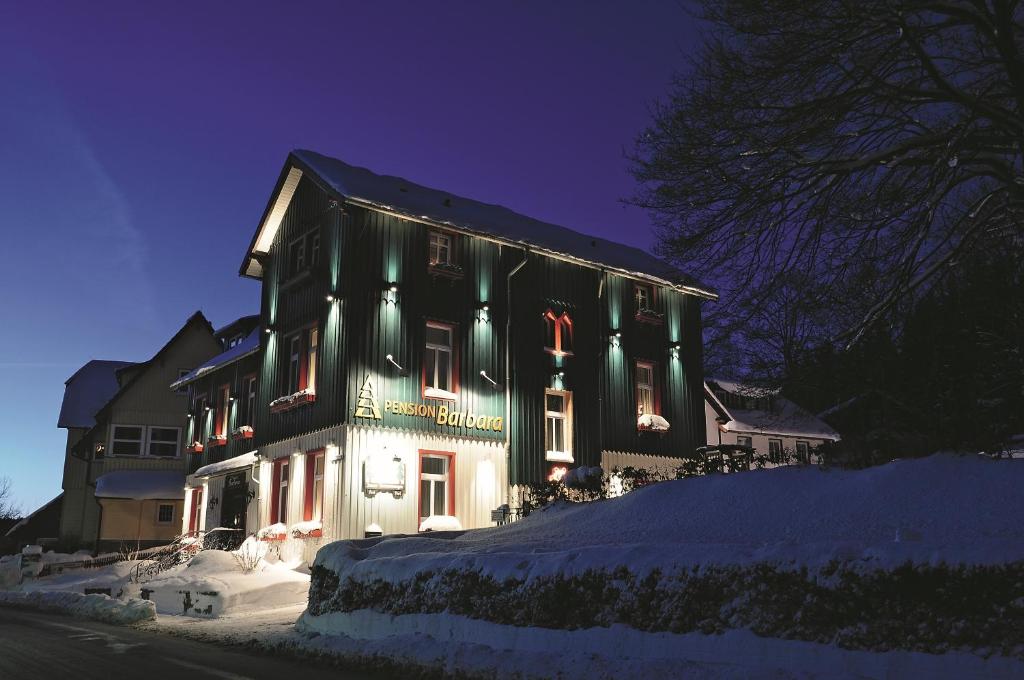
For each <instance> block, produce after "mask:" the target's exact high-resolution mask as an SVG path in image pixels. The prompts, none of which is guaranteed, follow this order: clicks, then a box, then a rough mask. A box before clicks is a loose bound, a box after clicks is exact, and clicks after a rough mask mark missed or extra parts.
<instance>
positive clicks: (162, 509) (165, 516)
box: [156, 503, 174, 524]
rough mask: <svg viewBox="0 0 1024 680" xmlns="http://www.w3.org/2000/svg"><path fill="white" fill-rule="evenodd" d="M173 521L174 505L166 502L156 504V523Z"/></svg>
mask: <svg viewBox="0 0 1024 680" xmlns="http://www.w3.org/2000/svg"><path fill="white" fill-rule="evenodd" d="M173 521H174V506H173V505H170V504H168V503H161V504H160V505H158V506H156V523H157V524H170V523H171V522H173Z"/></svg>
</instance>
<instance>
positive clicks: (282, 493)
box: [272, 459, 292, 524]
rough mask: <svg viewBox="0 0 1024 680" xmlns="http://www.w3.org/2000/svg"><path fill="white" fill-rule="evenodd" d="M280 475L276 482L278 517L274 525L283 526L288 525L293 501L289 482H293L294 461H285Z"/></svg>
mask: <svg viewBox="0 0 1024 680" xmlns="http://www.w3.org/2000/svg"><path fill="white" fill-rule="evenodd" d="M280 473H281V474H280V475H279V477H278V479H276V480H274V481H275V483H276V484H277V517H275V518H273V519H274V521H273V522H272V524H276V523H278V522H280V523H282V524H287V523H288V502H289V501H290V500H291V498H289V494H288V486H289V482H291V479H290V477H291V473H292V461H291V460H290V459H289V460H285V461H284V462H283V463H281V466H280Z"/></svg>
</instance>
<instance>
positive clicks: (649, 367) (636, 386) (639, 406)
mask: <svg viewBox="0 0 1024 680" xmlns="http://www.w3.org/2000/svg"><path fill="white" fill-rule="evenodd" d="M641 369H643V370H646V371H647V374H648V376H650V379H649V381H648V382H640V371H641ZM633 370H634V376H633V391H634V393H635V395H636V415H637V417H640V416H642V415H651V414H654V404H655V403H656V399H655V394H654V390H655V387H654V383H655V377H654V371H655V368H654V363H653V362H650V361H637V362H636V365H635V368H634V369H633ZM642 392H645V393H646V394H647V400H648V402H649V404H648V406H649V408H648V409H647V410H644V404H643V403H642V402H641V400H640V395H641V393H642Z"/></svg>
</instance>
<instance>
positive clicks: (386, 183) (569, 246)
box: [247, 149, 714, 297]
mask: <svg viewBox="0 0 1024 680" xmlns="http://www.w3.org/2000/svg"><path fill="white" fill-rule="evenodd" d="M292 156H293V157H294V158H295V159H298V160H299V161H300V162H301V163H302V164H304V165H305V166H307V167H308V168H309V169H310V170H312V171H313V172H314V173H316V175H318V176H319V177H320V178H321V179H322V180H323V181H325V182H327V183H328V184H329V185H330V186H331V188H332V189H334V190H335V191H337V192H338V193H339V194H341V195H342V196H344V197H345V198H346V199H349V200H352V201H354V202H361V203H365V204H368V205H369V206H371V207H374V208H380V209H384V210H389V211H391V212H395V213H398V214H401V215H405V216H408V217H409V218H411V219H421V220H425V221H428V222H431V223H435V224H441V225H448V226H451V227H455V228H458V229H463V230H466V231H471V232H476V233H479V234H485V235H489V236H492V237H497V238H499V239H502V240H504V241H510V242H513V243H516V244H520V245H524V246H531V247H534V248H538V249H542V250H545V251H548V252H549V253H552V254H557V255H564V256H568V257H571V258H575V259H578V260H582V261H585V262H587V263H590V264H595V265H604V266H608V267H611V268H615V269H619V270H622V271H623V272H626V273H629V274H634V275H641V276H645V277H648V278H656V279H659V280H661V281H665V282H668V283H672V284H679V285H681V286H684V287H687V288H689V289H690V291H689V292H692V293H696V294H700V295H704V296H707V297H714V293H712V292H711V291H710V289H709V288H707V287H706V286H703V285H702V284H700V283H699V282H697V281H696V280H695V279H693V278H692V277H690V276H688V275H687V274H685V273H683V272H682V271H680V270H678V269H676V268H675V267H673V266H672V265H670V264H668V263H667V262H665V261H663V260H661V259H659V258H657V257H655V256H653V255H651V254H650V253H648V252H646V251H644V250H641V249H640V248H636V247H633V246H629V245H625V244H622V243H616V242H613V241H609V240H606V239H603V238H599V237H597V236H591V235H588V234H582V233H580V232H578V231H574V230H572V229H568V228H566V227H562V226H559V225H557V224H551V223H548V222H542V221H540V220H537V219H534V218H532V217H527V216H526V215H522V214H520V213H517V212H514V211H512V210H509V209H508V208H505V207H503V206H500V205H494V204H490V203H482V202H480V201H474V200H472V199H468V198H463V197H461V196H456V195H454V194H451V193H449V192H447V191H441V190H438V189H431V188H429V187H425V186H423V185H420V184H416V183H414V182H410V181H408V180H406V179H403V178H401V177H394V176H390V175H378V174H375V173H373V172H371V171H370V170H367V169H366V168H360V167H356V166H352V165H349V164H347V163H344V162H343V161H340V160H338V159H336V158H330V157H328V156H324V155H322V154H319V153H316V152H315V151H307V150H303V149H299V150H295V151H293V152H292ZM290 176H291V174H289V177H290ZM293 184H294V182H292V183H291V184H290V185H289V186H291V185H293ZM285 188H286V187H282V189H285ZM291 188H292V190H294V186H291ZM274 212H275V214H276V213H277V212H280V210H278V207H277V206H275V209H274ZM263 226H264V225H261V231H262V227H263ZM259 240H261V241H263V242H264V243H265V239H259ZM256 245H257V244H256V242H254V246H256ZM254 249H255V248H254ZM250 255H251V253H250ZM247 261H248V260H247Z"/></svg>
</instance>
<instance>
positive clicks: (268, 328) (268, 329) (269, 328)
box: [263, 326, 274, 335]
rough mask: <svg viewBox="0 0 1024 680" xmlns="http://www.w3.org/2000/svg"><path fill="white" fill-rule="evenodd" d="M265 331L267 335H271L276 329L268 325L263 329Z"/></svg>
mask: <svg viewBox="0 0 1024 680" xmlns="http://www.w3.org/2000/svg"><path fill="white" fill-rule="evenodd" d="M263 332H264V333H266V334H267V335H270V334H271V333H273V332H274V329H273V328H271V327H270V326H267V327H266V328H264V329H263Z"/></svg>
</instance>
